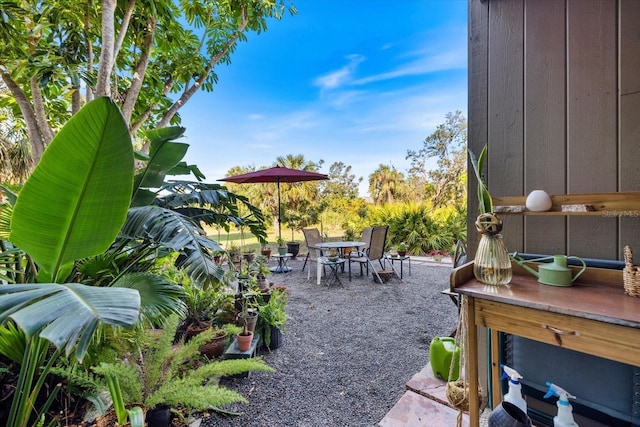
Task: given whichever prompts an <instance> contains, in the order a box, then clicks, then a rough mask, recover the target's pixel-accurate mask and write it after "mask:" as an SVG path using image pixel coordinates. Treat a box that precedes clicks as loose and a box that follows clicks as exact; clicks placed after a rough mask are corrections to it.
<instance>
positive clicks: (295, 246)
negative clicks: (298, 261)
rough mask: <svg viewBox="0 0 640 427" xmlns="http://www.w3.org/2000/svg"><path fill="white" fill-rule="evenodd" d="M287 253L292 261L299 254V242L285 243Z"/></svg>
mask: <svg viewBox="0 0 640 427" xmlns="http://www.w3.org/2000/svg"><path fill="white" fill-rule="evenodd" d="M287 252H289V253H290V254H291V255H292V256H291V258H292V259H295V258H296V257H297V256H298V252H300V242H287Z"/></svg>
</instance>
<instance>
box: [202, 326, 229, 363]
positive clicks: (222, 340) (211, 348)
mask: <svg viewBox="0 0 640 427" xmlns="http://www.w3.org/2000/svg"><path fill="white" fill-rule="evenodd" d="M226 343H227V334H226V332H222V335H218V336H216V337H214V338H213V339H212V340H211V341H209V342H208V343H206V344H204V345H203V346H202V347H200V353H202V354H204V355H205V356H207V357H208V358H209V359H212V358H214V357H220V356H221V355H222V353H223V352H224V346H225V344H226Z"/></svg>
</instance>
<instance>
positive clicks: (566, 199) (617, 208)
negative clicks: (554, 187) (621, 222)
mask: <svg viewBox="0 0 640 427" xmlns="http://www.w3.org/2000/svg"><path fill="white" fill-rule="evenodd" d="M526 199H527V197H526V196H506V197H493V205H494V207H497V206H523V207H524V205H525V201H526ZM551 202H552V206H551V209H550V210H549V211H546V212H531V211H526V210H525V211H523V212H503V211H498V210H496V212H497V213H499V214H500V215H542V216H544V215H547V216H549V215H550V216H557V215H567V216H600V217H611V218H613V217H631V218H637V217H640V191H629V192H621V193H591V194H561V195H557V196H551ZM564 205H589V206H590V207H591V208H592V209H593V210H592V211H588V212H563V211H562V206H564Z"/></svg>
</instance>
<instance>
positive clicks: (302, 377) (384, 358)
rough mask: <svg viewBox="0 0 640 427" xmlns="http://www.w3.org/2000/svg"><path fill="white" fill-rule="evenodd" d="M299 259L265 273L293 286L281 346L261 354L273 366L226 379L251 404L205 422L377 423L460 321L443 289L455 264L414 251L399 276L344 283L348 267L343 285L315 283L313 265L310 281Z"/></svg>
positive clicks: (263, 425) (247, 424)
mask: <svg viewBox="0 0 640 427" xmlns="http://www.w3.org/2000/svg"><path fill="white" fill-rule="evenodd" d="M303 261H304V258H303V257H302V258H301V257H298V259H296V260H290V261H289V266H290V267H292V269H293V270H292V271H291V272H290V273H285V274H272V275H271V276H269V279H270V280H271V281H273V282H274V283H275V284H276V285H285V286H287V288H288V289H289V292H290V296H289V301H288V303H287V313H288V314H289V315H290V316H291V320H290V321H289V323H288V324H287V329H286V335H285V338H284V343H283V345H282V346H281V347H280V348H278V349H276V350H274V351H273V352H272V353H268V352H262V353H261V355H262V357H264V360H265V361H266V362H267V364H269V365H270V366H272V367H273V368H275V370H276V372H273V373H262V372H258V373H252V374H251V375H250V377H249V378H233V379H225V380H223V382H222V384H223V385H225V386H227V387H229V388H231V389H233V390H236V391H238V392H240V393H241V394H242V395H244V396H245V397H246V398H247V399H248V400H249V403H245V404H237V405H231V406H229V407H227V408H225V409H228V410H231V411H237V412H242V413H243V415H242V416H238V417H223V416H220V415H218V414H213V415H211V416H210V417H209V418H206V419H203V421H202V424H201V426H203V427H204V426H243V427H251V426H260V427H266V426H269V427H272V426H287V427H288V426H299V427H303V426H304V427H307V426H308V427H316V426H375V425H377V423H378V422H379V421H380V420H381V419H382V418H384V416H385V414H386V413H387V412H388V411H389V410H390V409H391V407H392V406H393V405H394V404H395V403H396V401H397V400H398V399H399V398H400V397H401V396H402V394H403V393H404V391H405V383H406V382H407V381H408V380H409V379H410V378H411V377H412V376H413V375H414V374H415V373H416V372H418V371H420V370H421V369H422V368H423V367H424V366H425V365H426V364H427V363H428V362H429V343H430V342H431V339H432V338H433V337H435V336H447V335H449V334H450V333H451V332H452V331H453V330H454V328H455V326H456V324H457V310H456V307H455V305H454V304H453V303H452V302H451V300H450V299H449V298H448V297H446V296H445V295H442V294H440V291H441V290H443V289H445V288H447V287H448V283H449V273H450V272H451V264H444V263H442V264H438V263H429V262H425V261H424V259H422V261H419V259H415V258H414V259H413V260H412V275H411V276H409V275H408V274H407V273H408V272H407V264H406V263H405V266H404V267H405V271H404V280H403V281H400V280H398V279H393V280H391V281H390V282H388V283H386V284H377V283H374V282H373V280H372V276H368V277H367V276H365V277H364V278H360V277H358V276H356V277H355V278H354V279H353V280H352V281H351V282H349V281H348V278H347V277H346V273H345V274H344V277H342V283H343V285H344V286H343V287H331V288H327V287H326V286H324V284H323V285H321V286H318V285H316V282H315V264H312V276H311V280H309V281H307V271H306V270H305V272H304V273H303V272H302V271H301V270H302V264H303ZM375 264H376V265H377V262H376V263H375ZM398 265H399V264H397V263H396V268H399V267H398ZM307 268H308V266H307ZM356 268H357V267H356Z"/></svg>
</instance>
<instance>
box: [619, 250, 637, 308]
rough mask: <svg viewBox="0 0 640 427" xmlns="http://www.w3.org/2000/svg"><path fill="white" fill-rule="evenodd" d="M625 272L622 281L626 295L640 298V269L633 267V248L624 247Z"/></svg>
mask: <svg viewBox="0 0 640 427" xmlns="http://www.w3.org/2000/svg"><path fill="white" fill-rule="evenodd" d="M624 262H625V266H624V270H622V279H623V281H624V293H625V294H627V295H629V296H632V297H640V267H636V266H635V265H633V252H632V250H631V247H629V246H625V247H624Z"/></svg>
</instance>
